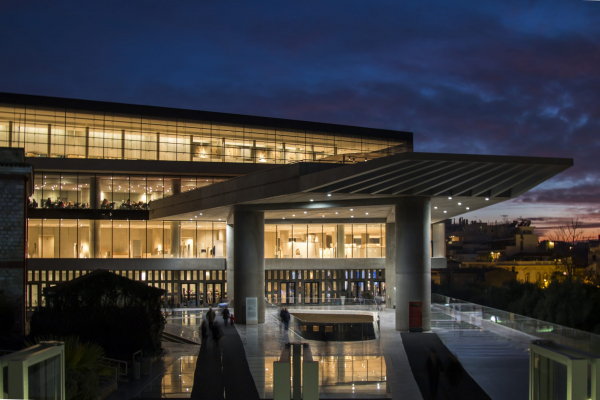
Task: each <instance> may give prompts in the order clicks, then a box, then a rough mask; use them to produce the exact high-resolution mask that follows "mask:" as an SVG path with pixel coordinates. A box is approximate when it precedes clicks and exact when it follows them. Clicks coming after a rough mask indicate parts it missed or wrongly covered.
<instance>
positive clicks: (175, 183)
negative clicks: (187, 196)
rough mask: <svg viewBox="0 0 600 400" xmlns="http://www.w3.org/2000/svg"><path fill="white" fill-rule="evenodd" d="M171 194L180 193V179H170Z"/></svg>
mask: <svg viewBox="0 0 600 400" xmlns="http://www.w3.org/2000/svg"><path fill="white" fill-rule="evenodd" d="M171 193H172V194H179V193H181V178H173V179H171Z"/></svg>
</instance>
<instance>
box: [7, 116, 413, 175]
mask: <svg viewBox="0 0 600 400" xmlns="http://www.w3.org/2000/svg"><path fill="white" fill-rule="evenodd" d="M340 130H342V131H343V127H340ZM411 146H412V144H407V142H406V141H403V140H393V139H380V138H373V137H367V136H365V137H360V136H350V135H347V134H346V135H345V134H344V133H343V132H340V133H339V134H332V133H320V132H311V131H305V130H293V129H275V128H270V127H260V126H249V125H239V124H224V123H218V122H211V121H191V120H176V119H160V118H152V117H148V116H143V115H142V116H140V115H135V116H134V115H123V114H110V113H104V112H86V111H73V110H64V109H50V108H41V107H39V108H35V107H23V106H19V105H8V104H4V105H0V147H23V148H25V154H26V155H27V156H28V157H58V158H99V159H123V160H157V161H197V162H233V163H268V164H288V163H295V162H299V161H318V160H325V159H327V158H328V157H332V156H337V155H342V154H355V153H372V152H378V153H381V154H384V155H389V154H396V153H401V152H405V151H412V148H411ZM356 161H360V160H356Z"/></svg>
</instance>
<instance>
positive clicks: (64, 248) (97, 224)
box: [27, 218, 227, 258]
mask: <svg viewBox="0 0 600 400" xmlns="http://www.w3.org/2000/svg"><path fill="white" fill-rule="evenodd" d="M27 234H28V237H27V243H28V249H27V257H28V258H224V257H225V254H226V245H227V243H226V237H225V235H226V229H225V223H224V222H212V221H130V220H110V219H106V220H82V219H33V218H30V219H29V220H28V231H27Z"/></svg>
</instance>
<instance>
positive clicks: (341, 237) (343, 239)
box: [336, 225, 346, 258]
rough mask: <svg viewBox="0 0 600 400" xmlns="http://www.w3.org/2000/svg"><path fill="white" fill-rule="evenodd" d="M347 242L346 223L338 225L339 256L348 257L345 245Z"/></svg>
mask: <svg viewBox="0 0 600 400" xmlns="http://www.w3.org/2000/svg"><path fill="white" fill-rule="evenodd" d="M344 244H346V236H345V235H344V225H338V226H337V252H336V254H337V258H345V257H346V248H345V247H344Z"/></svg>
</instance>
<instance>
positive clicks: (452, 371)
mask: <svg viewBox="0 0 600 400" xmlns="http://www.w3.org/2000/svg"><path fill="white" fill-rule="evenodd" d="M462 371H463V370H462V365H460V362H459V361H458V358H456V356H455V355H454V354H452V353H450V355H449V356H448V364H447V365H446V379H447V380H448V384H449V385H450V394H451V395H452V398H456V397H457V396H458V392H459V388H460V384H461V381H462Z"/></svg>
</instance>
